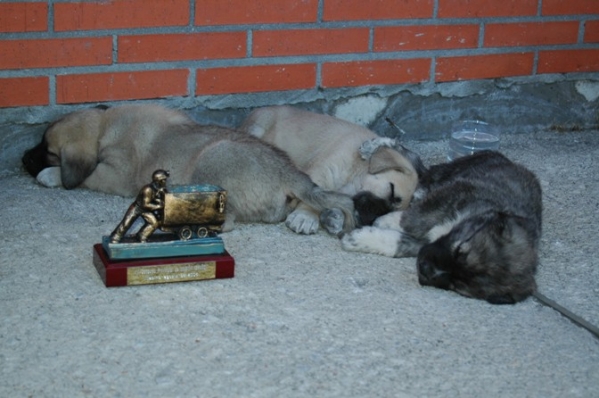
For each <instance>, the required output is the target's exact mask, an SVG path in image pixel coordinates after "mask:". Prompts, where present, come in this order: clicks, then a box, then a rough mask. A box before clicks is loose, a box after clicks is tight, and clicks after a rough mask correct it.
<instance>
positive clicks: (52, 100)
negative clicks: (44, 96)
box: [48, 74, 56, 105]
mask: <svg viewBox="0 0 599 398" xmlns="http://www.w3.org/2000/svg"><path fill="white" fill-rule="evenodd" d="M48 104H49V105H56V76H55V75H53V74H52V75H49V76H48Z"/></svg>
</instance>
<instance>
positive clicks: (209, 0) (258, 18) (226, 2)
mask: <svg viewBox="0 0 599 398" xmlns="http://www.w3.org/2000/svg"><path fill="white" fill-rule="evenodd" d="M195 13H196V15H195V23H196V25H229V24H230V25H236V24H258V23H290V22H316V20H317V18H318V0H303V1H297V0H251V1H248V0H196V10H195Z"/></svg>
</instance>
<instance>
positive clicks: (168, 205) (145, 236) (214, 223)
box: [93, 170, 235, 287]
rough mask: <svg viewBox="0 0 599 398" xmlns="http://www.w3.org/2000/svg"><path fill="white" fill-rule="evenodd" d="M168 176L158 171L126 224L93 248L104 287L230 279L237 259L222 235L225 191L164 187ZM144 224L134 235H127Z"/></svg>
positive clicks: (130, 210)
mask: <svg viewBox="0 0 599 398" xmlns="http://www.w3.org/2000/svg"><path fill="white" fill-rule="evenodd" d="M168 177H169V173H168V171H165V170H156V171H154V173H153V174H152V182H151V183H149V184H147V185H145V186H143V187H142V188H141V190H140V191H139V193H138V195H137V197H136V198H135V201H134V202H133V203H132V204H131V205H130V206H129V208H128V209H127V211H126V213H125V215H124V217H123V219H122V220H121V222H120V223H119V224H118V226H117V227H116V228H115V229H114V231H113V232H112V233H111V234H110V236H103V237H102V243H98V244H95V245H94V247H93V262H94V265H95V267H96V269H97V270H98V273H99V274H100V277H101V278H102V280H103V281H104V284H105V285H106V287H113V286H131V285H146V284H157V283H169V282H184V281H197V280H205V279H219V278H232V277H233V276H234V269H235V260H234V259H233V257H232V256H231V255H230V254H229V253H228V252H227V251H226V250H225V246H224V243H223V240H222V238H221V237H220V236H218V234H219V233H220V232H222V225H223V223H224V222H225V210H226V202H227V192H226V191H225V190H223V189H222V188H221V187H218V186H216V185H210V184H199V185H181V186H175V187H173V188H170V189H167V188H166V181H167V179H168ZM140 219H141V220H143V224H142V225H141V226H140V227H139V230H138V231H137V233H136V234H129V235H127V231H128V230H129V229H130V228H131V227H132V226H133V225H134V224H135V222H136V221H137V220H140Z"/></svg>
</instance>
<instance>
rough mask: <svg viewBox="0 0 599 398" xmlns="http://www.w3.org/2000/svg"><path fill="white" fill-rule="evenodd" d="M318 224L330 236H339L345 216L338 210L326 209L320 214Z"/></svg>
mask: <svg viewBox="0 0 599 398" xmlns="http://www.w3.org/2000/svg"><path fill="white" fill-rule="evenodd" d="M320 222H321V223H322V226H323V228H324V229H326V230H327V232H328V233H330V234H331V235H337V236H338V235H339V234H340V233H341V231H343V224H344V222H345V215H344V214H343V212H342V211H341V210H340V209H327V210H325V211H323V212H322V213H320Z"/></svg>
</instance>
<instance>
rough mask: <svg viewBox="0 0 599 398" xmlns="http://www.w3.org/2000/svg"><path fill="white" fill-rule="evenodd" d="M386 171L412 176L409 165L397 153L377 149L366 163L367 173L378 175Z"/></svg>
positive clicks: (386, 149)
mask: <svg viewBox="0 0 599 398" xmlns="http://www.w3.org/2000/svg"><path fill="white" fill-rule="evenodd" d="M388 170H396V171H398V172H400V173H403V174H408V175H410V174H412V173H413V172H412V171H411V168H410V163H409V161H408V160H406V159H405V158H404V157H403V156H401V155H400V154H399V153H398V152H397V151H395V150H394V149H390V148H379V150H378V151H376V152H375V153H374V154H373V155H372V157H371V158H370V161H369V163H368V172H369V173H370V174H378V173H382V172H384V171H388Z"/></svg>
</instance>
